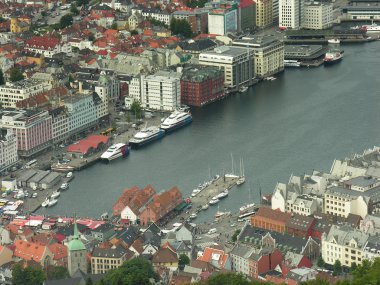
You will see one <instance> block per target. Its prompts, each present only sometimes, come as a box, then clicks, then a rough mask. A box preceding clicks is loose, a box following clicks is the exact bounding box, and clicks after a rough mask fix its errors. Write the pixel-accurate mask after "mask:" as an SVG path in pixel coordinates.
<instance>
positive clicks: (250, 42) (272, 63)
mask: <svg viewBox="0 0 380 285" xmlns="http://www.w3.org/2000/svg"><path fill="white" fill-rule="evenodd" d="M232 44H233V45H234V46H241V47H247V48H249V49H251V50H252V52H253V59H254V63H253V66H254V76H255V77H267V76H270V75H273V74H276V73H278V72H281V71H283V70H284V43H283V42H282V41H280V40H278V38H276V37H275V36H257V37H253V36H252V37H243V38H242V39H241V40H235V41H233V42H232Z"/></svg>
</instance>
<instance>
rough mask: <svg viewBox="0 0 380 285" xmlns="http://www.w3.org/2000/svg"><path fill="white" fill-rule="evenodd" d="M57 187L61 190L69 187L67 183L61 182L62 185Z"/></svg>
mask: <svg viewBox="0 0 380 285" xmlns="http://www.w3.org/2000/svg"><path fill="white" fill-rule="evenodd" d="M59 188H60V189H62V190H66V189H67V188H69V183H67V182H63V183H62V185H61V187H59Z"/></svg>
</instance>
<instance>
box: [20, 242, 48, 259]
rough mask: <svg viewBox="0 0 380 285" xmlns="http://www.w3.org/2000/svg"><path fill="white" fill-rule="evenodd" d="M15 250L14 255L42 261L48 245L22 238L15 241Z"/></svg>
mask: <svg viewBox="0 0 380 285" xmlns="http://www.w3.org/2000/svg"><path fill="white" fill-rule="evenodd" d="M14 246H15V250H14V252H13V255H14V256H15V257H19V258H21V259H24V260H34V261H36V262H41V260H42V257H43V255H44V253H45V251H46V246H44V245H40V244H39V243H33V242H26V241H22V240H16V241H15V242H14Z"/></svg>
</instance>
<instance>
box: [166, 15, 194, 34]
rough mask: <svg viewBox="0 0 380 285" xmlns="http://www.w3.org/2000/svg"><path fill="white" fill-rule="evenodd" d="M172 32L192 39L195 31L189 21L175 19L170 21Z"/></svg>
mask: <svg viewBox="0 0 380 285" xmlns="http://www.w3.org/2000/svg"><path fill="white" fill-rule="evenodd" d="M170 31H171V32H172V33H173V34H175V35H182V36H184V37H185V38H191V36H192V35H193V31H192V30H191V26H190V24H189V22H188V21H186V20H185V19H174V18H172V20H171V21H170Z"/></svg>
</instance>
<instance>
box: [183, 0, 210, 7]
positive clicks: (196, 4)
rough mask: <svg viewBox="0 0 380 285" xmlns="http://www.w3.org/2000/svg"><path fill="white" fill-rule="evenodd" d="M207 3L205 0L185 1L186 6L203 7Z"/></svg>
mask: <svg viewBox="0 0 380 285" xmlns="http://www.w3.org/2000/svg"><path fill="white" fill-rule="evenodd" d="M206 3H207V0H188V1H187V2H186V5H187V7H190V8H197V7H198V8H203V7H204V6H205V4H206Z"/></svg>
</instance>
